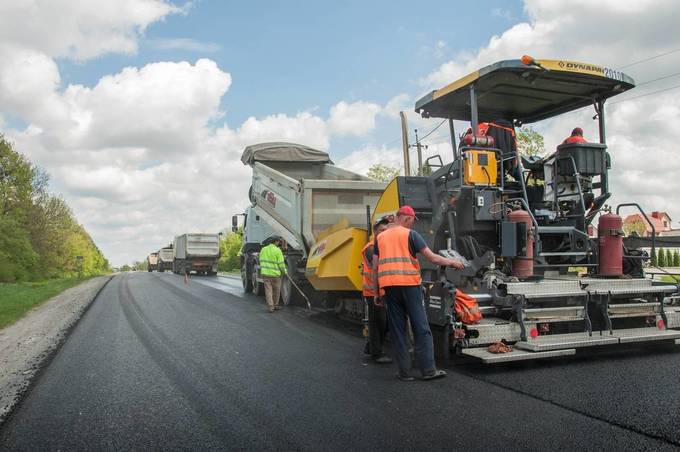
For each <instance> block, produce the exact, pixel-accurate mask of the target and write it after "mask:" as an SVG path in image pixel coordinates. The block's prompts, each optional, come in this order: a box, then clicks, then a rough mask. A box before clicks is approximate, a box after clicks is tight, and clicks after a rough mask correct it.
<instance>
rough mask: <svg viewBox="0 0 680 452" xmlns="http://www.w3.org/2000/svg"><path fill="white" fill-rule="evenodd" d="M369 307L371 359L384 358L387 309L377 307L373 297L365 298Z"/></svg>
mask: <svg viewBox="0 0 680 452" xmlns="http://www.w3.org/2000/svg"><path fill="white" fill-rule="evenodd" d="M364 301H365V302H366V305H367V306H368V343H369V350H370V352H371V358H373V359H378V358H380V357H381V356H383V354H384V351H383V347H384V345H385V338H386V337H387V313H386V312H385V308H381V307H379V306H376V305H375V304H374V303H373V297H364Z"/></svg>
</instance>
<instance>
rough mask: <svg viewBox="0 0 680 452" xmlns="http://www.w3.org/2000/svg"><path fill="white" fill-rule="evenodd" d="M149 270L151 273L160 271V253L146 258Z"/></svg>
mask: <svg viewBox="0 0 680 452" xmlns="http://www.w3.org/2000/svg"><path fill="white" fill-rule="evenodd" d="M146 262H147V264H148V270H149V271H150V272H152V271H156V270H158V253H151V254H149V255H148V256H147V257H146Z"/></svg>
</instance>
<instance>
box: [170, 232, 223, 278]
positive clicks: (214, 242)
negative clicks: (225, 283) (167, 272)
mask: <svg viewBox="0 0 680 452" xmlns="http://www.w3.org/2000/svg"><path fill="white" fill-rule="evenodd" d="M172 252H173V261H172V271H173V272H174V273H177V274H180V275H183V274H189V273H191V272H192V271H193V272H196V274H197V275H201V274H203V275H209V276H212V275H216V274H217V261H218V260H219V258H220V236H219V234H206V233H191V234H182V235H178V236H177V237H175V240H174V242H173V246H172Z"/></svg>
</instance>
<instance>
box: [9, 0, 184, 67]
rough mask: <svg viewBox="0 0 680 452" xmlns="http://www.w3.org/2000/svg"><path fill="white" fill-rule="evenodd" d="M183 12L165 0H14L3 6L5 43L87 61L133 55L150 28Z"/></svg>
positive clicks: (53, 55)
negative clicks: (123, 54)
mask: <svg viewBox="0 0 680 452" xmlns="http://www.w3.org/2000/svg"><path fill="white" fill-rule="evenodd" d="M181 12H183V9H182V8H181V7H178V6H175V5H173V4H172V3H169V2H167V1H165V0H98V1H72V0H12V1H5V2H1V3H0V42H2V41H5V42H7V41H11V42H13V43H15V44H16V45H17V46H19V47H22V48H25V49H32V50H35V51H40V52H43V53H45V54H46V55H48V56H51V57H67V58H74V59H77V60H85V59H89V58H93V57H96V56H99V55H103V54H105V53H109V52H116V53H134V52H136V51H137V39H138V37H139V35H140V34H141V33H142V32H144V30H145V29H146V27H147V26H148V25H149V24H151V23H153V22H156V21H158V20H162V19H163V18H165V17H166V16H168V15H170V14H177V13H181Z"/></svg>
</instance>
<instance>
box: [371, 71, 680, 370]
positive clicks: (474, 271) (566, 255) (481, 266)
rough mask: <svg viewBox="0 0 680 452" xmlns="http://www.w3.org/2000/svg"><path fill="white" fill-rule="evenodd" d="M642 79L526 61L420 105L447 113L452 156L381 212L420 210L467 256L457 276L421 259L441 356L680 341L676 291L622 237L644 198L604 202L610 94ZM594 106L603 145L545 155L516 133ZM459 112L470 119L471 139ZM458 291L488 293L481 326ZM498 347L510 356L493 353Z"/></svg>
mask: <svg viewBox="0 0 680 452" xmlns="http://www.w3.org/2000/svg"><path fill="white" fill-rule="evenodd" d="M634 86H635V85H634V81H633V79H632V78H630V77H629V76H627V75H626V74H624V73H621V72H618V71H614V70H610V69H607V68H603V67H599V66H596V65H591V64H583V63H577V62H572V61H560V60H534V59H533V58H530V57H523V58H522V59H520V60H506V61H500V62H497V63H495V64H492V65H490V66H487V67H484V68H482V69H480V70H478V71H476V72H473V73H471V74H469V75H467V76H465V77H463V78H461V79H460V80H457V81H455V82H453V83H451V84H450V85H448V86H445V87H443V88H442V89H439V90H437V91H433V92H431V93H429V94H427V95H426V96H424V97H423V98H422V99H420V100H418V101H417V103H416V106H415V109H416V112H418V113H420V114H421V115H422V116H423V117H427V118H429V117H432V118H443V119H444V120H448V122H449V128H450V132H451V141H452V145H453V149H454V156H453V160H452V161H451V162H450V163H446V164H444V163H442V160H441V158H439V159H430V160H428V164H429V166H430V168H432V169H433V172H432V174H431V175H429V176H400V177H397V178H396V179H395V180H393V181H392V182H391V184H390V185H388V187H387V188H386V189H385V192H384V193H383V195H382V197H381V198H380V200H379V201H378V204H377V205H376V208H375V209H374V212H373V216H374V218H376V217H378V216H381V215H385V214H390V213H394V212H396V210H397V209H398V208H399V207H400V206H402V205H406V204H408V205H411V206H413V208H414V209H415V211H416V214H417V217H418V220H417V221H416V223H415V226H414V228H415V229H416V230H418V231H419V232H421V233H422V234H423V236H424V237H425V239H426V241H427V242H428V244H429V246H430V248H431V249H433V250H441V251H440V252H442V253H443V254H447V255H451V256H458V257H460V258H462V259H464V260H465V261H466V263H467V266H466V267H465V268H464V269H462V270H456V269H453V268H446V269H443V268H438V267H436V266H433V265H431V264H429V263H428V262H426V261H421V268H422V276H423V286H424V290H425V293H426V297H425V300H426V301H425V303H426V309H427V312H428V317H429V321H430V324H431V325H432V327H433V328H432V329H433V335H434V339H435V347H436V350H437V354H438V355H439V357H440V358H444V359H447V358H448V357H449V356H451V353H458V354H463V355H468V356H472V357H475V358H479V359H481V360H482V361H483V362H485V363H497V362H505V361H516V360H528V359H537V358H547V357H555V356H566V355H574V354H575V353H576V352H577V350H578V349H581V348H584V347H595V346H598V347H601V346H615V345H618V344H626V343H635V342H648V341H656V342H658V343H661V342H665V343H668V342H671V343H672V342H675V343H680V303H678V300H679V297H678V295H677V293H678V287H677V286H676V285H675V284H672V283H662V282H657V281H653V280H651V279H648V278H645V276H644V271H643V262H644V260H645V258H646V254H645V253H643V252H640V251H639V250H635V249H632V248H627V247H626V246H625V245H624V242H623V237H622V236H623V231H622V221H621V217H620V216H619V215H618V213H619V210H620V209H621V208H628V209H630V208H632V207H637V208H638V209H639V206H637V204H633V203H626V204H623V205H620V206H617V208H616V209H615V210H614V211H610V208H609V207H608V206H607V205H606V202H607V201H608V200H609V199H610V198H611V192H610V190H609V174H608V173H609V169H610V168H611V157H610V153H609V152H608V150H607V145H606V139H605V124H606V123H605V108H604V107H605V102H606V101H607V99H609V98H610V97H613V96H616V95H618V94H620V93H623V92H625V91H627V90H629V89H631V88H633V87H634ZM590 105H592V106H593V107H594V110H595V115H596V117H597V120H598V125H599V142H598V143H573V144H563V145H560V146H558V147H557V149H556V150H555V151H554V152H551V153H549V155H547V156H544V157H533V158H528V157H524V156H521V155H520V154H519V153H518V152H517V150H516V142H515V138H514V130H515V127H519V126H521V125H522V124H529V123H533V122H536V121H540V120H545V119H549V118H553V117H556V116H559V115H562V114H566V113H569V112H571V111H574V110H576V109H579V108H582V107H586V106H590ZM454 120H460V121H469V122H470V130H469V131H468V133H467V134H461V138H460V143H456V140H455V132H454V123H453V121H454ZM489 123H491V125H489ZM567 132H568V131H567ZM640 210H641V209H640ZM643 214H644V212H643ZM589 232H590V233H589ZM456 289H460V290H462V291H464V292H465V293H467V294H469V295H471V296H472V297H474V298H475V299H476V300H477V302H478V304H479V308H480V310H481V312H482V314H483V319H482V320H481V321H479V322H478V323H475V324H464V323H462V322H461V321H460V319H458V318H457V317H456V314H455V309H454V308H453V305H454V298H455V290H456ZM499 341H502V342H505V343H508V344H511V345H512V351H511V352H509V353H501V354H497V353H491V352H490V351H489V350H488V349H487V347H488V346H489V345H490V344H492V343H496V342H499Z"/></svg>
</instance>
